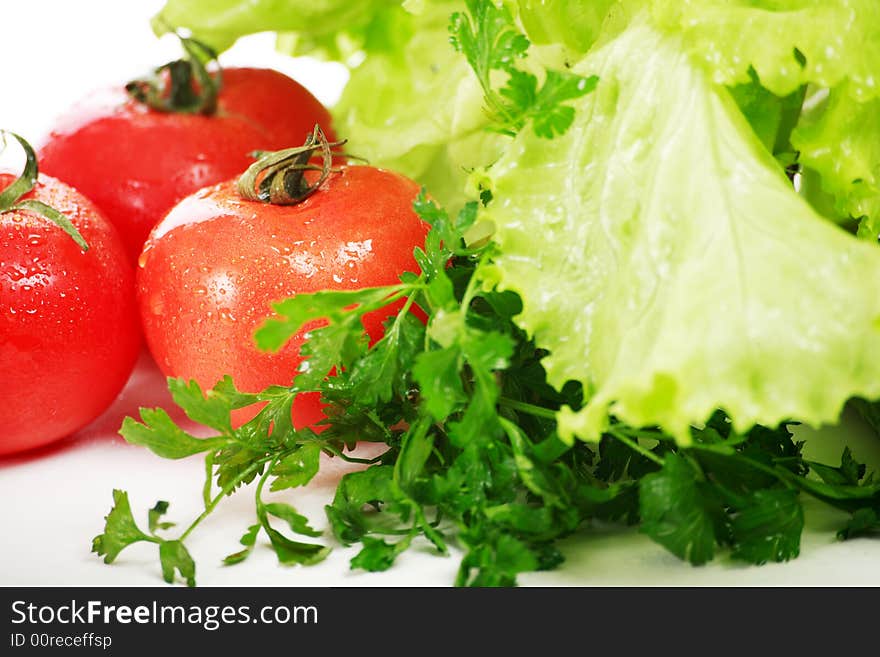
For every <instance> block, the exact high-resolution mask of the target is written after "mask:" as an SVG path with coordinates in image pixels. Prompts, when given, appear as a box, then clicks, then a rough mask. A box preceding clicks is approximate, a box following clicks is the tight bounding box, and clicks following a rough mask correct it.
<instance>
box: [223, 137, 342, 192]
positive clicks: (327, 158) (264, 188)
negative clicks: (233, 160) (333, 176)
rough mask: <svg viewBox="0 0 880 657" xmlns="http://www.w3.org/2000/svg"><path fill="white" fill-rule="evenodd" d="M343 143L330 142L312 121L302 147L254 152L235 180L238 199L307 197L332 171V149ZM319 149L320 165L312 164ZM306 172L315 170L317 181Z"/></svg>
mask: <svg viewBox="0 0 880 657" xmlns="http://www.w3.org/2000/svg"><path fill="white" fill-rule="evenodd" d="M345 142H346V140H345V139H343V140H341V141H334V142H330V141H328V140H327V137H326V136H325V135H324V131H323V130H321V126H319V125H318V124H315V127H314V129H313V130H312V132H311V133H310V134H309V135H308V136H307V137H306V141H305V143H304V144H303V145H302V146H297V147H295V148H286V149H284V150H280V151H272V152H256V153H255V154H254V155H255V156H256V157H257V158H258V159H257V161H256V162H254V163H253V164H252V165H251V166H249V167H248V168H247V170H246V171H245V172H244V173H243V174H242V176H241V177H240V178H239V179H238V183H237V185H236V189H237V190H238V193H239V194H240V195H241V197H242V198H245V199H247V200H248V201H259V202H261V203H271V204H273V205H294V204H296V203H300V202H301V201H304V200H305V199H307V198H308V197H309V196H311V195H312V194H313V193H315V191H317V189H318V188H319V187H320V186H321V184H322V183H323V182H324V181H325V180H327V176H329V175H330V171H332V168H331V167H332V164H333V155H334V153H333V149H334V148H336V147H337V146H342V145H343V144H344V143H345ZM319 152H320V157H321V164H320V165H316V164H312V159H313V158H314V157H315V156H317V155H318V153H319ZM307 171H319V172H320V174H319V175H318V178H317V180H314V179H312V180H310V179H309V178H307V177H306V172H307Z"/></svg>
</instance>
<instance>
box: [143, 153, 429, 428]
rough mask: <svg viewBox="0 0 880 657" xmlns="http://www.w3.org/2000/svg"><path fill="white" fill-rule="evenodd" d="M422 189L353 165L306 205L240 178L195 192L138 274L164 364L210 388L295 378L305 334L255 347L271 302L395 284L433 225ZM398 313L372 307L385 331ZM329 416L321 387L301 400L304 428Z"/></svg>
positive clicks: (146, 320) (156, 234) (250, 387)
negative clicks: (424, 212) (265, 195)
mask: <svg viewBox="0 0 880 657" xmlns="http://www.w3.org/2000/svg"><path fill="white" fill-rule="evenodd" d="M418 191H419V190H418V187H417V185H416V184H415V183H414V182H412V181H411V180H409V179H407V178H404V177H403V176H401V175H399V174H396V173H392V172H390V171H385V170H382V169H377V168H373V167H368V166H347V167H343V168H342V169H341V171H340V172H336V173H331V174H330V176H329V177H328V178H327V180H326V181H324V183H323V184H322V185H321V187H320V188H319V189H318V190H317V191H316V192H315V193H314V194H312V195H311V196H310V197H308V198H307V199H306V200H304V201H302V202H301V203H299V204H296V205H270V204H266V203H259V202H255V201H247V200H244V199H242V198H241V197H240V196H239V195H238V194H237V192H236V190H235V183H234V182H226V183H222V184H220V185H216V186H214V187H210V188H207V189H205V190H202V191H200V192H198V193H196V194H194V195H192V196H190V197H188V198H187V199H185V200H184V201H183V202H181V203H180V204H179V205H178V206H177V207H175V208H174V209H173V210H172V211H171V212H170V213H169V214H168V216H167V217H166V218H165V219H164V220H163V221H162V222H160V223H159V224H158V225H157V226H156V227H155V229H154V230H153V232H152V234H151V236H150V238H149V240H148V241H147V244H146V246H145V248H144V252H143V255H142V257H141V261H140V268H139V270H138V273H137V277H138V294H139V301H140V308H141V318H142V325H143V328H144V333H145V336H146V339H147V343H148V345H149V347H150V350H151V352H152V354H153V357H154V358H155V360H156V362H157V363H158V365H159V367H160V368H161V369H162V371H163V372H164V373H165V374H166V375H169V376H176V377H184V378H186V379H195V380H196V381H198V382H199V384H200V385H201V386H202V387H203V388H210V387H212V386H213V385H214V384H215V383H217V382H218V381H219V380H220V379H221V378H222V377H223V376H224V375H225V374H229V375H231V376H232V379H233V381H235V383H236V385H237V386H238V387H239V389H241V390H244V391H248V392H257V391H260V390H263V389H264V388H266V387H268V386H269V385H279V384H280V385H289V384H290V383H291V381H292V380H293V378H294V375H295V373H296V371H297V368H298V366H299V364H300V362H301V357H300V355H299V349H300V346H301V345H302V342H303V337H302V334H300V335H298V336H296V337H295V338H294V339H293V340H291V341H290V342H289V343H288V344H287V345H286V346H285V347H284V348H282V349H281V350H280V351H279V352H277V353H265V352H261V351H259V350H258V349H257V348H256V346H255V345H254V338H253V334H254V331H255V330H256V328H257V327H258V326H259V325H260V324H261V323H262V321H263V320H264V319H265V318H266V317H268V316H270V315H271V314H272V309H271V307H270V304H271V303H272V302H274V301H279V300H281V299H284V298H287V297H291V296H293V295H295V294H297V293H300V292H316V291H318V290H324V289H359V288H363V287H370V286H377V285H389V284H393V283H397V282H399V276H400V274H401V273H403V272H404V271H418V270H417V268H416V263H415V260H414V258H413V249H414V247H416V246H418V245H423V244H424V238H425V235H426V233H427V226H426V225H425V224H424V223H423V222H422V221H421V220H420V219H419V217H418V215H416V214H415V212H414V211H413V208H412V204H413V201H414V200H415V198H416V195H417V194H418ZM394 312H396V311H395V309H393V308H388V309H387V310H385V309H383V310H382V311H376V312H374V313H370V314H369V315H367V316H365V317H364V326H365V329H366V331H367V333H368V334H369V335H370V337H371V338H372V339H373V340H376V339H378V338H379V337H380V336H381V334H382V322H383V320H384V319H385V318H386V317H388V316H389V315H390V314H393V313H394ZM240 417H241V416H240ZM322 417H323V414H322V412H321V408H320V405H319V403H318V396H317V395H315V394H308V395H306V394H304V395H300V396H299V397H298V398H297V399H296V401H295V402H294V407H293V420H294V425H295V426H297V427H304V426H309V425H312V424H313V423H315V422H317V421H318V420H320V419H321V418H322Z"/></svg>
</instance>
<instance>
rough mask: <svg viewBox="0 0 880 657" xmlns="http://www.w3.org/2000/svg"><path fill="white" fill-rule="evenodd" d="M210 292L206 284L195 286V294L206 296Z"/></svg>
mask: <svg viewBox="0 0 880 657" xmlns="http://www.w3.org/2000/svg"><path fill="white" fill-rule="evenodd" d="M207 293H208V288H206V287H205V286H204V285H197V286H195V287H194V288H193V294H197V295H199V296H200V297H203V296H205V295H206V294H207Z"/></svg>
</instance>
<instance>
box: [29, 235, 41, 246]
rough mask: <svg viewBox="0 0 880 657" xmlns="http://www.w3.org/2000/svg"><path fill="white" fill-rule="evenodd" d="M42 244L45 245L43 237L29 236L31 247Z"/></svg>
mask: <svg viewBox="0 0 880 657" xmlns="http://www.w3.org/2000/svg"><path fill="white" fill-rule="evenodd" d="M42 243H43V236H42V235H35V234H33V233H31V234H30V235H28V244H29V245H30V246H40V244H42Z"/></svg>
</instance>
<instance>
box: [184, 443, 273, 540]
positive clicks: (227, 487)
mask: <svg viewBox="0 0 880 657" xmlns="http://www.w3.org/2000/svg"><path fill="white" fill-rule="evenodd" d="M271 459H272V457H266V458H263V459H260V460H259V461H254V462H253V463H251V464H250V466H248V467H247V468H245V469H244V470H242V471H241V473H239V475H238V476H237V477H235V478H234V479H233V480H232V481H230V482H228V483H227V484H226V485H225V486H224V487H223V488H222V489H221V490H220V492H219V493H217V495H215V496H214V499H212V500H211V503H210V504H208V505H207V506H206V507H205V510H204V511H202V512H201V513H200V514H199V517H198V518H196V519H195V520H193V521H192V524H190V526H189V527H187V528H186V531H184V532H183V533H182V534H181V535H180V538H178V539H177V540H178V541H184V540H185V539H186V537H187V536H189V535H190V534H191V533H192V532H193V530H194V529H195V528H196V527H198V525H199V523H200V522H202V520H204V519H205V518H207V517H208V516H209V515H210V514H211V512H212V511H213V510H214V509H215V508H217V505H218V504H220V501H221V500H222V499H223V498H224V497H226V496H227V495H229V493H230V492H231V491H232V490H234V489H235V487H236V486H238V485H239V484H240V483H241V482H242V481H244V479H245V478H246V477H247V476H249V475H250V474H251V473H252V472H255V471H256V470H259V469H260V468H262V467H263V465H264V464H265V463H266V462H267V461H270V460H271Z"/></svg>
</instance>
